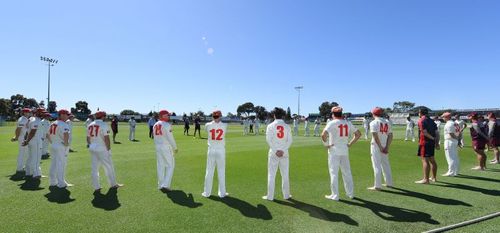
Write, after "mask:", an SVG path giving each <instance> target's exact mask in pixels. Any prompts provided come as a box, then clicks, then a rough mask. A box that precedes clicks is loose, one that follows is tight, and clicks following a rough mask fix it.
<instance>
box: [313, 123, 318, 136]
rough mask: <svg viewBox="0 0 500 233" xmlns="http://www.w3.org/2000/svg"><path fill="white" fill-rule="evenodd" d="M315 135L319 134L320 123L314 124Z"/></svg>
mask: <svg viewBox="0 0 500 233" xmlns="http://www.w3.org/2000/svg"><path fill="white" fill-rule="evenodd" d="M314 136H319V125H316V126H314Z"/></svg>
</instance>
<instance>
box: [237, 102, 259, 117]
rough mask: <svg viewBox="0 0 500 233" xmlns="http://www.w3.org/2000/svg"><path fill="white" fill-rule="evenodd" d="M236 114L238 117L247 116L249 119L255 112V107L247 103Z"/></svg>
mask: <svg viewBox="0 0 500 233" xmlns="http://www.w3.org/2000/svg"><path fill="white" fill-rule="evenodd" d="M236 112H237V113H238V116H241V115H242V114H245V116H246V117H248V116H249V115H250V113H252V112H255V107H254V105H253V103H252V102H246V103H244V104H242V105H240V106H238V108H237V109H236Z"/></svg>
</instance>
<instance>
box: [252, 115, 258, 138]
mask: <svg viewBox="0 0 500 233" xmlns="http://www.w3.org/2000/svg"><path fill="white" fill-rule="evenodd" d="M253 127H254V130H255V135H259V134H260V132H259V131H260V120H259V118H257V117H255V123H254V124H253Z"/></svg>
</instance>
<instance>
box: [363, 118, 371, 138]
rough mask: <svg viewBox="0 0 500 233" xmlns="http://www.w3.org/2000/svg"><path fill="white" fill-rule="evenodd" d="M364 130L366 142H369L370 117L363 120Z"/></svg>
mask: <svg viewBox="0 0 500 233" xmlns="http://www.w3.org/2000/svg"><path fill="white" fill-rule="evenodd" d="M363 128H364V129H365V140H368V134H369V132H370V121H369V120H368V117H366V116H365V118H363Z"/></svg>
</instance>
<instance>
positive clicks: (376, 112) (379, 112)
mask: <svg viewBox="0 0 500 233" xmlns="http://www.w3.org/2000/svg"><path fill="white" fill-rule="evenodd" d="M372 114H373V115H374V116H378V117H379V116H382V114H384V109H382V108H381V107H375V108H374V109H372Z"/></svg>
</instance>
